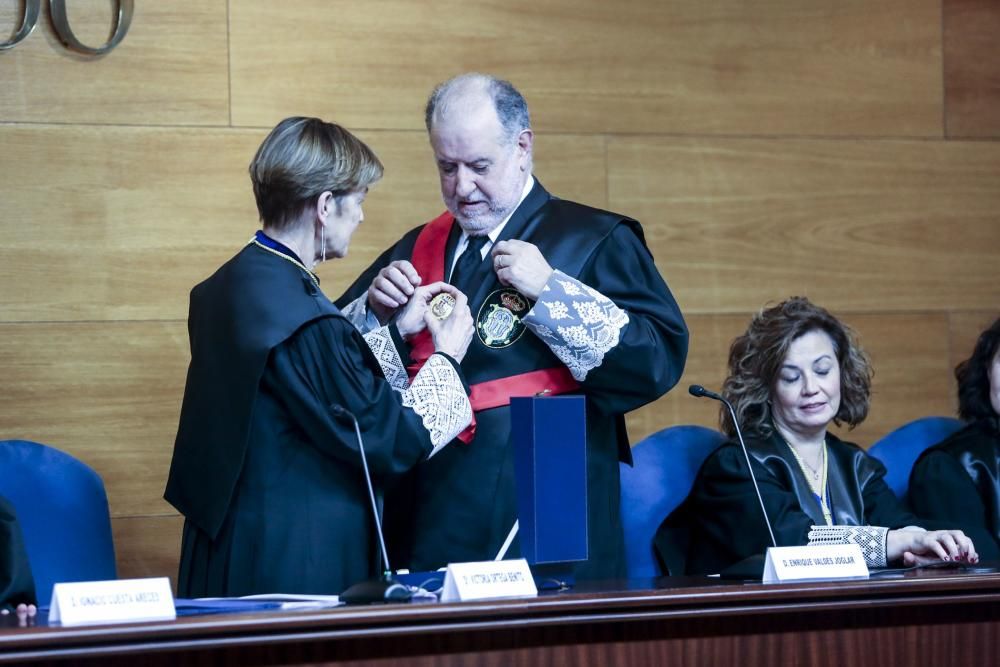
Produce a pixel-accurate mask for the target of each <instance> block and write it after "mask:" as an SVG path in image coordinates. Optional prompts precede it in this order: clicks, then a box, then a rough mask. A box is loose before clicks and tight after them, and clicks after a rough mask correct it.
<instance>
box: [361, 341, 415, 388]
mask: <svg viewBox="0 0 1000 667" xmlns="http://www.w3.org/2000/svg"><path fill="white" fill-rule="evenodd" d="M364 339H365V342H366V343H368V349H370V350H371V351H372V354H374V355H375V358H376V359H378V365H379V366H381V367H382V374H383V375H385V379H386V380H387V381H388V382H389V386H391V387H392V388H393V389H395V390H396V391H403V390H404V389H406V388H407V387H409V386H410V378H409V377H408V376H407V375H406V366H405V365H403V358H402V357H400V356H399V350H397V349H396V346H395V344H393V342H392V334H390V333H389V327H379V328H378V329H375V330H374V331H370V332H368V333H366V334H364Z"/></svg>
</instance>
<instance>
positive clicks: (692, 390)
mask: <svg viewBox="0 0 1000 667" xmlns="http://www.w3.org/2000/svg"><path fill="white" fill-rule="evenodd" d="M688 393H689V394H691V395H692V396H695V397H697V398H703V397H704V398H711V399H714V400H716V401H719V402H721V403H722V404H723V405H725V406H726V407H727V408H729V416H730V417H731V418H732V420H733V427H734V428H735V429H736V437H737V438H739V441H740V447H741V448H742V449H743V458H744V459H746V462H747V470H748V471H749V472H750V481H751V482H753V490H754V491H755V492H756V493H757V502H758V503H760V512H761V514H763V515H764V523H765V524H766V525H767V534H768V535H770V536H771V546H773V547H776V546H778V542H777V540H775V539H774V530H773V529H772V528H771V520H770V519H769V518H768V516H767V510H766V509H764V498H763V497H761V495H760V486H758V485H757V476H756V475H754V474H753V466H751V465H750V453H749V452H748V451H747V443H746V442H744V440H743V432H742V431H741V430H740V423H739V421H737V419H736V411H735V410H733V405H732V403H730V402H729V401H728V400H726V398H725V397H724V396H722V395H720V394H716V393H715V392H714V391H709V390H708V389H705V388H704V387H702V386H701V385H700V384H693V385H691V386H690V387H688Z"/></svg>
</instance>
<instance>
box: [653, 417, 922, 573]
mask: <svg viewBox="0 0 1000 667" xmlns="http://www.w3.org/2000/svg"><path fill="white" fill-rule="evenodd" d="M746 442H747V447H748V449H749V451H750V461H751V463H752V465H753V470H754V474H755V475H756V476H757V483H758V484H759V485H760V493H761V497H762V498H763V499H764V506H765V507H766V508H767V513H768V516H769V517H770V519H771V526H772V528H773V529H774V537H775V540H776V541H777V543H778V546H779V547H785V546H797V545H805V544H808V542H809V537H808V535H809V528H810V527H811V526H813V525H818V526H822V525H825V519H824V518H823V511H822V509H821V508H820V505H819V502H818V501H817V500H816V497H815V496H814V495H813V492H812V489H811V488H810V486H809V482H808V481H807V480H806V478H805V476H804V475H803V474H802V471H801V470H800V469H799V464H798V462H797V461H796V460H795V457H794V456H793V455H792V453H791V451H789V449H788V445H786V444H785V442H784V441H783V440H782V438H781V436H780V435H779V434H778V433H777V432H775V433H773V434H772V435H771V437H761V436H753V435H750V436H749V437H747V440H746ZM826 442H827V457H828V468H827V480H828V489H829V490H828V496H829V500H828V502H829V504H830V505H831V507H830V509H831V510H832V512H833V523H834V524H835V525H849V526H866V525H867V526H883V527H887V528H890V529H895V528H902V527H905V526H910V525H921V521H920V520H919V519H917V518H916V517H915V516H913V515H912V514H910V512H909V511H907V509H906V508H905V507H904V506H903V504H902V503H901V502H900V501H899V500H898V499H897V498H896V496H895V494H893V492H892V490H891V489H890V488H889V487H888V486H887V485H886V483H885V481H884V479H883V478H884V477H885V467H884V466H883V465H882V464H881V463H880V462H879V461H878V460H877V459H874V458H872V457H871V456H868V454H866V453H865V452H864V450H862V449H861V448H860V447H858V446H857V445H854V444H852V443H849V442H844V441H842V440H840V439H838V438H837V437H836V436H834V435H832V434H827V436H826ZM680 511H681V512H682V513H683V514H682V516H684V517H685V518H686V519H687V522H688V528H689V530H690V531H691V533H690V546H689V547H688V551H687V564H686V570H687V573H688V574H714V573H717V572H720V571H722V570H724V569H725V568H727V567H729V566H731V565H734V564H736V563H738V562H740V561H741V560H743V559H745V558H749V557H750V556H755V555H760V554H763V553H764V552H765V551H766V550H767V547H769V546H771V539H770V537H769V535H768V532H767V526H766V525H765V524H764V520H763V518H762V516H761V511H760V504H759V502H758V501H757V496H756V493H755V492H754V489H753V485H752V484H751V482H750V476H749V474H748V473H747V467H746V459H745V458H744V457H743V451H742V450H741V449H740V446H739V443H738V442H735V441H729V442H726V443H724V444H723V445H721V446H720V447H719V448H718V449H717V450H716V451H715V452H714V453H713V454H712V455H711V456H709V457H708V459H707V460H706V461H705V463H704V465H703V466H702V468H701V471H700V472H699V473H698V478H697V480H696V481H695V485H694V488H693V489H692V491H691V494H690V495H689V496H688V499H687V501H685V503H684V505H683V506H682V508H681V510H680ZM671 539H676V537H674V536H673V535H671V534H670V531H669V522H665V523H664V526H662V527H661V530H660V531H659V532H658V534H657V538H656V545H657V550H658V551H659V553H660V554H661V557H664V555H665V554H666V553H668V550H669V548H670V546H671V545H670V544H669V543H668V542H669V541H670V540H671ZM664 560H666V561H667V562H668V563H669V559H668V558H667V557H664ZM672 573H673V572H672Z"/></svg>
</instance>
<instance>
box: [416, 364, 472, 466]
mask: <svg viewBox="0 0 1000 667" xmlns="http://www.w3.org/2000/svg"><path fill="white" fill-rule="evenodd" d="M403 406H404V407H407V408H412V409H413V411H414V412H416V413H417V414H418V415H419V416H420V418H421V420H422V421H423V424H424V428H426V429H427V431H428V433H430V436H431V444H432V445H433V446H434V450H433V451H432V452H431V453H430V456H434V455H435V454H437V452H438V450H440V449H441V448H442V447H444V446H445V445H447V444H448V443H449V442H451V441H452V440H454V439H455V436H457V435H458V434H459V433H461V432H462V431H463V430H464V429H465V427H466V426H468V425H469V423H470V422H471V421H472V405H471V404H470V403H469V397H468V396H467V395H466V394H465V386H464V385H463V384H462V378H461V377H460V376H459V374H458V372H457V371H456V370H455V368H454V367H453V366H452V365H451V362H450V361H448V360H447V359H445V358H444V357H442V356H441V355H440V354H432V355H431V356H430V357H429V358H428V359H427V363H425V364H424V366H423V368H421V369H420V372H419V373H417V375H416V377H414V378H413V382H412V383H411V384H410V388H409V389H407V390H405V391H404V392H403Z"/></svg>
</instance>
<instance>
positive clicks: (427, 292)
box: [396, 282, 464, 338]
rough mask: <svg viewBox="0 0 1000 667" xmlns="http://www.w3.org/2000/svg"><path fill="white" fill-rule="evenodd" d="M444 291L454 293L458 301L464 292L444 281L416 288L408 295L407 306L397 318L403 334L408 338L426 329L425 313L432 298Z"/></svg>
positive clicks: (397, 325) (397, 324) (400, 331)
mask: <svg viewBox="0 0 1000 667" xmlns="http://www.w3.org/2000/svg"><path fill="white" fill-rule="evenodd" d="M442 292H446V293H448V294H450V295H452V297H454V298H455V300H456V301H458V296H459V295H461V294H462V293H461V292H459V291H458V290H457V289H455V288H454V287H452V286H451V285H449V284H448V283H442V282H437V283H431V284H430V285H425V286H424V287H416V288H414V290H413V294H412V295H410V296H408V297H407V299H408V300H407V301H406V305H405V307H404V308H403V310H402V311H401V312H400V314H399V317H398V318H396V327H397V328H398V329H399V333H400V335H401V336H403V337H404V338H408V337H410V336H412V335H414V334H418V333H420V332H421V331H423V330H424V328H425V327H426V324H425V322H424V315H425V314H426V313H427V309H428V306H429V305H430V302H431V299H433V298H434V297H436V296H437V295H438V294H441V293H442ZM463 298H464V295H463Z"/></svg>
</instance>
